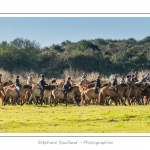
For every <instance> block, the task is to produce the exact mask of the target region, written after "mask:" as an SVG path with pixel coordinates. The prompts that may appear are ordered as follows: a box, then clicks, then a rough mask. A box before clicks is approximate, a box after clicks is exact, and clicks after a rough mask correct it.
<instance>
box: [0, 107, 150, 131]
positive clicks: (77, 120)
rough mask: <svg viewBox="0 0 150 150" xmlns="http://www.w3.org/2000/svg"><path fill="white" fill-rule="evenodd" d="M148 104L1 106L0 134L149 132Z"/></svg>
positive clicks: (149, 116)
mask: <svg viewBox="0 0 150 150" xmlns="http://www.w3.org/2000/svg"><path fill="white" fill-rule="evenodd" d="M149 110H150V106H126V107H125V106H95V105H91V106H86V107H77V106H73V105H69V106H68V107H66V106H65V105H59V106H57V107H50V106H48V105H43V106H33V105H31V106H26V105H24V106H0V133H150V128H149V126H150V111H149Z"/></svg>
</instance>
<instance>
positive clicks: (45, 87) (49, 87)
mask: <svg viewBox="0 0 150 150" xmlns="http://www.w3.org/2000/svg"><path fill="white" fill-rule="evenodd" d="M56 86H58V85H55V84H49V85H46V86H44V89H46V90H53V89H55V88H56Z"/></svg>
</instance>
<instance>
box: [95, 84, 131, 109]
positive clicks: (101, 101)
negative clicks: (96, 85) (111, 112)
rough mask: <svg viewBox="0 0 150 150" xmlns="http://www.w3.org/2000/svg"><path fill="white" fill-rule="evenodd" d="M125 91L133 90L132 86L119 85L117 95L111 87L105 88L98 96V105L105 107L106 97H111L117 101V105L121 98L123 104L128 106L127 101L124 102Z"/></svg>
mask: <svg viewBox="0 0 150 150" xmlns="http://www.w3.org/2000/svg"><path fill="white" fill-rule="evenodd" d="M125 90H129V91H130V90H131V87H130V84H119V85H118V92H117V93H116V92H115V91H114V89H110V87H109V86H104V87H102V88H101V89H100V92H99V95H98V101H97V102H98V104H101V105H104V104H107V105H108V103H107V101H106V97H110V98H111V99H113V100H114V101H115V104H116V105H117V102H118V101H117V99H118V98H120V99H121V101H122V104H123V105H125V106H126V103H125V101H124V100H123V96H124V93H125Z"/></svg>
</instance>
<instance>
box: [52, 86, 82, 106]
mask: <svg viewBox="0 0 150 150" xmlns="http://www.w3.org/2000/svg"><path fill="white" fill-rule="evenodd" d="M52 95H53V97H54V101H55V105H56V101H57V100H63V101H65V103H66V106H67V104H68V102H71V101H73V102H74V103H77V105H78V106H79V103H78V102H77V101H76V99H75V97H76V96H79V95H80V91H79V87H78V86H73V87H71V88H70V89H69V91H68V93H67V99H65V98H64V92H63V90H58V91H55V90H53V91H52Z"/></svg>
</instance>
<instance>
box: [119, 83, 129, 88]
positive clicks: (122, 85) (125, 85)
mask: <svg viewBox="0 0 150 150" xmlns="http://www.w3.org/2000/svg"><path fill="white" fill-rule="evenodd" d="M119 85H120V86H121V87H127V86H128V85H127V84H125V83H124V84H119Z"/></svg>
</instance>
